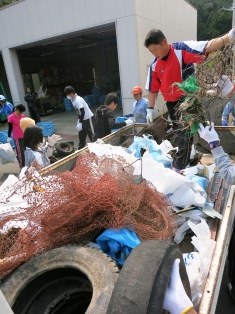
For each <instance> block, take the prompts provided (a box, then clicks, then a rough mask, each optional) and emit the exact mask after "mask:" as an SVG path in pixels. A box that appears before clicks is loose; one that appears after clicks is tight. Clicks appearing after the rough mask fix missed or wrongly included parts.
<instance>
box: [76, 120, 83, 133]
mask: <svg viewBox="0 0 235 314" xmlns="http://www.w3.org/2000/svg"><path fill="white" fill-rule="evenodd" d="M76 129H77V131H78V132H80V131H81V130H82V123H81V122H78V123H77V126H76Z"/></svg>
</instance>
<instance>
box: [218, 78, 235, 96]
mask: <svg viewBox="0 0 235 314" xmlns="http://www.w3.org/2000/svg"><path fill="white" fill-rule="evenodd" d="M217 85H218V87H219V88H220V94H219V96H220V97H226V96H228V95H229V94H230V93H231V91H232V90H233V89H234V86H233V83H232V82H231V80H230V79H229V77H227V75H222V76H221V79H219V80H218V82H217Z"/></svg>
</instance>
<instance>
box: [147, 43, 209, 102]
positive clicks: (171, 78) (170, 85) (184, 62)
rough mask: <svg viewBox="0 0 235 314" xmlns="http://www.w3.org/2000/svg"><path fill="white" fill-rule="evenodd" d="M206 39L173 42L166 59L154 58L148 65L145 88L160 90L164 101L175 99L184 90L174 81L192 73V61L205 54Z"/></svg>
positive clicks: (152, 90)
mask: <svg viewBox="0 0 235 314" xmlns="http://www.w3.org/2000/svg"><path fill="white" fill-rule="evenodd" d="M207 43H208V41H184V42H177V43H173V44H171V45H169V46H170V52H169V55H168V57H167V59H166V60H162V59H157V58H155V59H154V61H153V62H152V64H151V65H150V67H149V71H148V77H147V81H146V86H145V88H146V90H148V91H150V92H153V93H157V92H158V91H159V90H160V91H161V93H162V95H163V98H164V100H165V101H176V100H177V99H179V98H180V97H181V96H182V95H183V94H184V92H183V91H181V90H180V89H179V88H178V86H177V85H174V83H176V82H178V83H182V82H183V81H184V80H185V79H186V78H188V77H189V76H190V75H192V74H193V73H194V65H193V64H194V63H201V62H202V61H203V60H205V58H206V56H207V54H206V53H205V47H206V45H207Z"/></svg>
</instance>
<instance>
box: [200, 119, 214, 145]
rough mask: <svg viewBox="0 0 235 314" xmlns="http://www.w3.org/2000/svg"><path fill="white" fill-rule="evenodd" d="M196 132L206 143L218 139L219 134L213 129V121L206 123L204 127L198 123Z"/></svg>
mask: <svg viewBox="0 0 235 314" xmlns="http://www.w3.org/2000/svg"><path fill="white" fill-rule="evenodd" d="M198 133H199V135H200V137H201V138H203V139H204V140H205V141H206V142H207V143H211V142H215V141H219V136H218V134H217V133H216V131H215V129H214V123H213V122H211V125H207V126H206V127H204V126H203V125H202V124H201V123H200V124H199V130H198Z"/></svg>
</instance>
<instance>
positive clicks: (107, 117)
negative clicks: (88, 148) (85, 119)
mask: <svg viewBox="0 0 235 314" xmlns="http://www.w3.org/2000/svg"><path fill="white" fill-rule="evenodd" d="M119 103H120V100H119V97H118V96H117V94H116V93H109V94H108V95H107V96H106V98H105V101H104V105H102V106H100V107H99V108H98V109H96V113H95V136H94V140H95V141H96V140H97V139H98V138H103V137H104V136H106V135H109V134H111V130H113V129H120V128H122V127H123V126H126V125H130V124H133V121H132V120H131V119H128V120H126V121H125V122H115V117H114V114H113V110H114V109H116V107H117V105H118V104H119Z"/></svg>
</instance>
